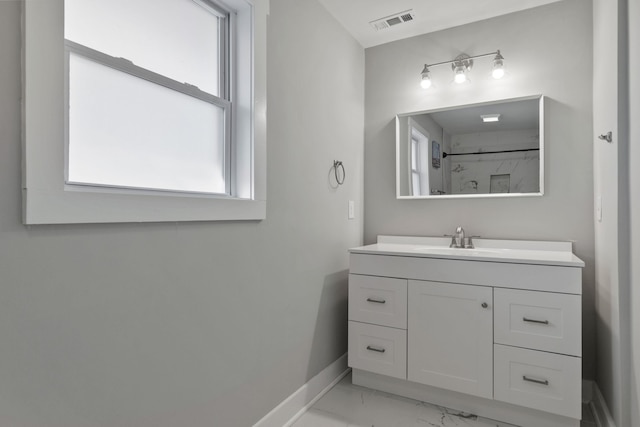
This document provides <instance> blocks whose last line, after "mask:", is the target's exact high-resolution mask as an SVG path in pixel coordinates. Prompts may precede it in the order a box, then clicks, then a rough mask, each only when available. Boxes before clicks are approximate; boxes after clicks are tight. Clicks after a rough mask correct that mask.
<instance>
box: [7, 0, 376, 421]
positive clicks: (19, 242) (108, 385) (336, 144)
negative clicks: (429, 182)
mask: <svg viewBox="0 0 640 427" xmlns="http://www.w3.org/2000/svg"><path fill="white" fill-rule="evenodd" d="M20 8H21V6H20V2H19V1H18V0H10V1H0V343H1V345H0V425H2V426H29V427H38V426H47V427H56V426H60V427H90V426H109V427H117V426H136V427H144V426H154V427H162V426H167V427H168V426H172V427H173V426H189V427H194V426H212V425H215V426H248V425H252V424H253V423H254V422H256V421H257V420H258V419H260V418H261V417H262V416H263V415H264V414H266V413H267V412H268V411H269V410H271V409H272V408H273V407H275V406H276V405H277V404H278V403H279V402H280V401H281V400H282V399H284V398H285V397H287V396H288V395H289V394H291V393H292V392H294V391H295V390H296V389H297V388H299V387H300V386H301V385H302V384H304V383H305V382H306V381H307V380H308V379H309V378H311V377H312V376H314V375H315V374H317V373H318V372H319V371H320V370H322V369H323V368H324V367H326V366H327V365H329V364H330V363H331V362H333V361H334V360H336V359H337V358H338V357H340V356H341V355H342V354H343V353H344V352H345V351H346V348H347V347H346V333H347V332H346V317H347V309H346V307H347V289H346V282H347V269H348V257H347V252H346V249H347V248H348V247H351V246H356V245H359V244H360V243H361V241H362V220H361V218H362V216H361V207H362V149H363V148H362V147H363V135H362V129H363V121H364V105H363V104H364V84H363V81H362V76H363V73H364V52H363V49H362V48H361V47H360V46H359V45H358V44H357V43H356V42H355V41H354V40H353V39H352V38H351V37H350V36H349V35H347V34H346V33H345V31H344V30H343V29H342V27H340V25H338V24H337V23H336V22H335V21H334V20H333V19H332V18H331V17H330V15H329V14H328V13H327V12H326V11H325V10H324V9H323V8H322V7H321V6H320V5H319V4H318V3H317V2H316V0H271V15H270V17H269V22H268V24H269V27H268V70H267V72H268V92H269V102H268V153H267V154H268V183H267V184H268V204H267V219H266V220H265V221H262V222H222V223H161V224H124V225H82V226H38V227H25V226H23V225H22V224H21V222H20V218H21V191H20V185H21V181H20V176H21V172H20V162H21V153H20V120H21V117H20V92H21V89H20ZM294 16H295V17H296V19H291V18H292V17H294ZM334 159H336V160H342V161H343V162H344V165H345V167H346V171H347V180H346V182H345V185H344V186H342V187H340V188H339V189H334V188H332V187H331V183H330V179H329V176H330V168H331V166H332V164H333V160H334ZM348 200H355V201H356V208H357V214H358V218H357V219H356V220H352V221H349V220H347V202H348Z"/></svg>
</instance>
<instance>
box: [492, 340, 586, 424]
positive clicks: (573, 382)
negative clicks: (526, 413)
mask: <svg viewBox="0 0 640 427" xmlns="http://www.w3.org/2000/svg"><path fill="white" fill-rule="evenodd" d="M494 373H495V378H494V392H493V393H494V399H495V400H500V401H503V402H507V403H513V404H515V405H521V406H526V407H528V408H533V409H539V410H541V411H546V412H551V413H553V414H557V415H563V416H566V417H571V418H575V419H580V417H581V397H582V396H581V394H582V381H581V373H582V363H581V359H580V358H579V357H573V356H564V355H560V354H553V353H546V352H542V351H535V350H527V349H523V348H517V347H509V346H503V345H499V344H496V345H495V348H494Z"/></svg>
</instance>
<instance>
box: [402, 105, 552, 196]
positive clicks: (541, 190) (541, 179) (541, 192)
mask: <svg viewBox="0 0 640 427" xmlns="http://www.w3.org/2000/svg"><path fill="white" fill-rule="evenodd" d="M531 99H538V100H539V101H538V103H539V108H538V114H539V135H540V136H539V141H538V144H539V147H540V151H539V184H540V187H539V191H538V192H534V193H483V194H434V195H431V194H430V195H424V196H407V195H401V194H400V188H401V181H400V161H402V159H401V158H400V152H401V147H400V143H401V141H400V118H404V117H411V116H416V115H421V114H430V113H436V112H441V111H449V110H456V109H460V108H467V107H481V106H485V105H494V104H501V103H504V102H515V101H526V100H531ZM395 122H396V198H397V199H398V200H420V199H430V200H450V199H478V198H504V197H539V196H543V195H544V165H545V162H544V153H545V150H544V146H545V144H544V142H545V96H544V95H531V96H523V97H517V98H505V99H498V100H494V101H488V102H478V103H472V104H461V105H453V106H449V107H444V108H435V109H431V110H423V111H414V112H410V113H401V114H398V115H396V119H395Z"/></svg>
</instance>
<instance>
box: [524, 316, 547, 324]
mask: <svg viewBox="0 0 640 427" xmlns="http://www.w3.org/2000/svg"><path fill="white" fill-rule="evenodd" d="M522 321H523V322H529V323H540V324H541V325H548V324H549V321H548V320H536V319H527V318H526V317H523V318H522Z"/></svg>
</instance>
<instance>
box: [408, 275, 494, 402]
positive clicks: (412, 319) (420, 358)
mask: <svg viewBox="0 0 640 427" xmlns="http://www.w3.org/2000/svg"><path fill="white" fill-rule="evenodd" d="M408 296H409V298H408V300H409V301H408V327H407V330H408V334H407V346H408V352H407V356H408V365H407V374H408V376H407V378H408V379H409V380H410V381H415V382H418V383H422V384H427V385H431V386H434V387H441V388H445V389H448V390H453V391H458V392H461V393H467V394H472V395H475V396H481V397H486V398H492V397H493V314H492V310H493V289H492V288H490V287H484V286H471V285H459V284H453V283H441V282H427V281H417V280H410V281H409V295H408Z"/></svg>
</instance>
